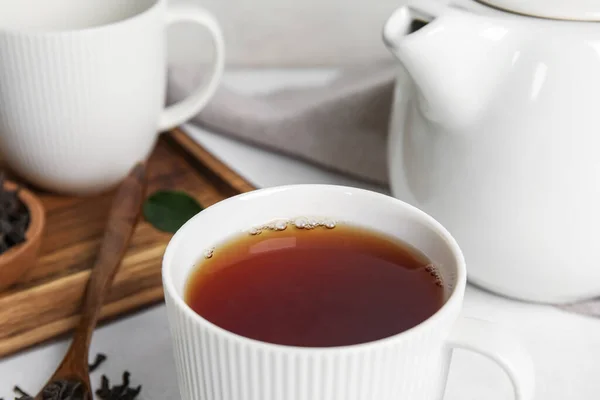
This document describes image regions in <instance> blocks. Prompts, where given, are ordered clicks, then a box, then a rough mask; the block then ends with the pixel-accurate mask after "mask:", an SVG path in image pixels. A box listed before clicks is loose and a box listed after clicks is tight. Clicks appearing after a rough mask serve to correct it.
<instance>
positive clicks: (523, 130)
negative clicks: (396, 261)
mask: <svg viewBox="0 0 600 400" xmlns="http://www.w3.org/2000/svg"><path fill="white" fill-rule="evenodd" d="M419 21H424V22H428V23H427V24H426V25H424V26H422V25H423V24H421V26H422V27H421V28H420V29H417V30H416V31H415V28H416V27H419ZM383 36H384V41H385V43H386V45H387V46H388V47H389V48H390V50H391V51H392V53H393V54H394V55H395V56H396V57H397V58H398V59H399V60H400V62H401V64H402V65H403V67H404V68H403V69H402V70H401V72H402V73H400V74H399V79H401V80H402V79H404V80H405V81H406V82H404V83H399V84H398V85H397V86H398V89H397V90H396V97H395V104H394V109H393V110H394V113H393V118H392V123H391V128H390V129H391V133H390V142H389V163H390V179H391V188H392V192H393V194H394V196H396V197H399V198H401V199H403V200H405V201H407V202H409V203H412V204H413V205H415V206H417V207H419V208H421V209H423V210H424V211H426V212H427V213H429V214H431V215H432V216H433V217H435V218H436V219H438V220H439V221H440V222H441V223H442V224H444V225H445V226H446V227H447V228H448V229H449V230H450V232H451V233H452V234H453V235H454V236H455V238H456V239H457V240H458V242H459V244H460V245H461V247H462V248H463V250H464V253H465V256H466V259H467V263H468V266H469V278H470V281H471V282H473V283H475V284H477V285H480V286H482V287H485V288H487V289H489V290H492V291H494V292H497V293H501V294H504V295H507V296H510V297H515V298H519V299H522V300H527V301H534V302H544V303H569V302H574V301H578V300H583V299H587V298H590V297H594V296H599V295H600V1H597V0H481V2H475V1H469V0H465V1H462V2H460V3H457V2H454V4H446V3H442V2H437V1H433V0H429V1H428V0H421V1H415V2H414V3H412V5H407V6H404V7H401V8H399V9H398V10H396V11H395V12H394V14H393V15H392V16H391V17H390V19H389V20H388V21H387V23H386V25H385V27H384V32H383ZM404 70H405V71H406V72H407V73H408V74H407V75H406V74H404Z"/></svg>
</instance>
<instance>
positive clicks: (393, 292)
mask: <svg viewBox="0 0 600 400" xmlns="http://www.w3.org/2000/svg"><path fill="white" fill-rule="evenodd" d="M299 226H302V225H301V224H300V225H299ZM308 228H311V227H310V226H308ZM185 300H186V302H187V303H188V305H189V306H190V307H191V308H192V309H193V310H194V311H195V312H196V313H198V314H199V315H201V316H202V317H203V318H205V319H206V320H208V321H210V322H212V323H213V324H215V325H217V326H219V327H221V328H223V329H226V330H228V331H230V332H233V333H236V334H238V335H241V336H245V337H247V338H251V339H256V340H260V341H263V342H269V343H275V344H281V345H290V346H303V347H331V346H345V345H353V344H359V343H365V342H370V341H374V340H378V339H382V338H385V337H388V336H391V335H394V334H398V333H401V332H403V331H406V330H407V329H410V328H412V327H414V326H416V325H418V324H419V323H421V322H423V321H424V320H426V319H427V318H429V317H430V316H431V315H433V314H434V313H435V312H436V311H437V310H438V309H439V308H440V307H441V305H442V304H443V301H444V290H443V285H442V282H441V279H440V277H439V276H438V274H437V273H436V269H435V268H434V267H433V265H432V264H431V262H430V260H429V259H428V258H427V257H426V256H425V255H423V254H422V253H421V252H419V251H418V250H416V249H414V248H412V247H411V246H409V245H407V244H406V243H403V242H400V241H398V240H395V239H393V238H391V237H388V236H385V235H383V234H379V233H377V232H375V231H371V230H367V229H363V228H360V227H356V226H351V225H345V224H339V223H338V224H337V225H335V226H334V224H328V223H325V224H322V225H320V226H317V227H312V228H311V229H307V227H306V226H304V227H303V228H298V227H297V226H296V225H294V224H283V225H281V224H280V225H279V226H276V227H275V229H265V230H255V231H253V232H251V233H245V234H242V235H240V236H238V237H232V238H231V239H230V240H229V241H226V242H224V243H222V244H221V245H219V246H217V247H216V248H215V249H214V250H212V251H211V252H210V253H208V254H206V257H205V258H204V259H202V260H201V261H200V263H199V264H198V266H197V268H196V270H195V271H194V272H193V273H192V275H191V277H190V279H189V281H188V283H187V287H186V296H185Z"/></svg>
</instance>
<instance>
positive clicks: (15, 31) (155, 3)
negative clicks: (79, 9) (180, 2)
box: [0, 0, 167, 37]
mask: <svg viewBox="0 0 600 400" xmlns="http://www.w3.org/2000/svg"><path fill="white" fill-rule="evenodd" d="M166 1H167V0H151V1H150V3H149V4H148V6H147V7H145V8H144V9H143V10H142V11H140V12H138V13H137V14H134V15H132V16H130V17H127V18H123V19H119V20H117V21H113V22H109V23H107V24H102V25H97V26H90V27H87V28H78V29H60V30H48V31H45V30H27V29H20V28H7V27H2V26H0V34H2V35H7V34H12V35H20V36H32V37H35V36H38V37H39V36H45V37H46V36H53V37H55V36H65V35H68V36H72V35H78V34H88V33H95V32H99V31H103V30H110V29H115V28H119V27H121V26H123V25H126V24H129V23H133V22H135V21H138V20H140V19H142V18H144V17H145V16H146V15H147V14H150V13H152V12H153V11H154V10H155V9H157V8H158V7H160V6H161V5H162V3H164V2H166Z"/></svg>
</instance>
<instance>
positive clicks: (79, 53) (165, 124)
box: [0, 0, 224, 194]
mask: <svg viewBox="0 0 600 400" xmlns="http://www.w3.org/2000/svg"><path fill="white" fill-rule="evenodd" d="M0 10H1V11H0V151H2V156H3V158H4V159H5V161H6V162H7V163H8V164H9V165H10V167H11V168H12V169H14V170H15V171H16V172H17V173H18V174H20V175H21V176H22V177H24V178H25V179H27V180H29V181H30V182H32V183H34V184H36V185H38V186H40V187H42V188H45V189H50V190H53V191H57V192H65V193H72V194H93V193H97V192H101V191H104V190H107V189H109V188H111V187H113V186H114V185H116V184H117V183H118V182H119V181H120V180H121V179H123V178H124V177H125V176H126V175H127V173H128V171H129V170H130V169H131V168H132V167H133V165H134V164H135V163H136V162H138V161H140V160H143V159H145V158H146V157H147V156H148V155H149V153H150V151H151V150H152V148H153V146H154V144H155V141H156V139H157V136H158V132H160V131H164V130H168V129H170V128H173V127H175V126H177V125H179V124H181V123H182V122H185V121H186V120H188V119H189V118H191V117H192V116H193V115H194V114H196V113H197V112H198V111H200V110H201V109H202V108H203V107H204V106H205V105H206V103H207V102H208V100H209V99H210V98H211V96H212V95H213V94H214V92H215V90H216V88H217V85H218V83H219V80H220V78H221V75H222V71H223V64H224V44H223V35H222V33H221V29H220V27H219V24H218V23H217V21H216V20H215V18H214V17H213V16H211V14H209V13H208V12H207V11H206V10H204V9H202V8H200V7H198V6H194V5H191V4H180V3H178V4H173V5H169V6H168V7H167V0H127V1H124V0H85V1H81V0H45V1H39V0H18V1H14V0H0ZM178 22H191V23H195V24H198V25H201V26H202V27H204V28H205V29H206V30H208V32H209V33H210V35H211V36H212V39H213V44H214V49H215V51H214V64H213V68H212V72H211V73H212V75H211V77H210V79H208V81H209V82H208V84H207V85H206V86H204V87H201V88H198V89H196V90H195V91H194V92H192V93H191V95H190V96H189V97H188V98H186V99H184V100H183V101H182V102H180V103H178V104H174V105H172V106H170V107H168V108H166V109H165V89H166V77H167V57H166V46H165V45H166V30H167V27H168V26H169V25H171V24H173V23H178ZM198 51H207V50H205V49H202V48H199V49H198Z"/></svg>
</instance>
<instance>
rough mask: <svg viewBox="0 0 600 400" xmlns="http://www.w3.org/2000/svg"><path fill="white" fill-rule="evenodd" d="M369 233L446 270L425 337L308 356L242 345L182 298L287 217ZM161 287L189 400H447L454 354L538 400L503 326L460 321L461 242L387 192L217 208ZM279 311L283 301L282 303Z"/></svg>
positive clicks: (255, 200)
mask: <svg viewBox="0 0 600 400" xmlns="http://www.w3.org/2000/svg"><path fill="white" fill-rule="evenodd" d="M297 217H307V218H315V219H321V218H326V219H328V220H331V219H333V220H335V221H337V222H340V223H349V224H353V225H357V226H362V227H367V228H370V229H373V230H376V231H379V232H382V233H385V234H388V235H391V236H393V237H396V238H399V239H401V240H402V241H404V242H406V243H408V244H410V245H412V246H414V247H415V248H417V249H419V250H421V251H422V252H423V253H424V254H425V255H427V256H428V257H429V258H430V259H431V260H432V262H433V263H434V264H436V265H437V266H438V268H439V272H440V273H441V275H442V278H443V281H444V284H445V303H444V305H443V306H442V307H441V308H440V310H439V311H437V312H436V313H435V314H434V315H432V316H431V317H429V318H428V319H427V320H426V321H424V322H422V323H421V324H419V325H417V326H416V327H414V328H412V329H410V330H407V331H405V332H402V333H399V334H396V335H394V336H391V337H388V338H385V339H382V340H377V341H374V342H370V343H365V344H357V345H352V346H342V347H332V348H302V347H292V346H282V345H275V344H270V343H264V342H260V341H256V340H253V339H249V338H245V337H242V336H239V335H236V334H234V333H231V332H229V331H226V330H224V329H221V328H219V327H218V326H215V325H214V324H212V323H210V322H208V321H207V320H205V319H204V318H202V317H201V316H200V315H198V314H196V313H195V312H194V311H193V310H192V309H191V308H190V307H189V306H188V305H187V304H186V303H185V301H184V297H183V296H184V287H185V285H186V281H187V280H188V278H189V276H190V273H191V272H192V271H193V270H194V268H195V265H196V263H197V262H198V261H199V260H200V259H201V258H202V257H203V254H204V252H205V251H207V250H208V249H212V248H216V250H215V256H216V255H218V245H219V244H220V243H222V242H223V241H225V240H227V239H228V238H230V237H231V236H233V235H236V234H238V233H240V232H244V231H250V230H251V229H252V228H254V227H256V226H262V225H264V224H265V223H268V222H271V221H273V220H278V219H281V218H285V219H288V218H289V219H294V218H297ZM162 268H163V270H162V273H163V284H164V289H165V299H166V304H167V314H168V319H169V325H170V328H171V334H172V338H173V345H174V352H175V363H176V368H177V376H178V380H179V387H180V390H181V396H182V399H184V400H400V399H409V400H439V399H442V397H443V393H444V388H445V384H446V379H447V375H448V368H449V365H450V359H451V355H452V350H453V349H456V348H462V349H467V350H470V351H474V352H477V353H480V354H482V355H484V356H486V357H489V358H491V359H492V360H493V361H495V362H496V363H497V364H498V365H499V366H500V367H501V368H503V369H504V370H505V371H506V372H507V374H508V376H509V377H510V379H511V381H512V384H513V386H514V391H515V399H516V400H531V399H532V398H533V392H534V371H533V364H532V361H531V359H530V358H529V356H528V354H527V352H526V351H525V350H524V348H523V346H522V344H521V343H520V342H519V340H518V339H516V338H515V337H514V336H513V335H512V334H511V333H510V332H507V331H504V330H502V329H501V328H500V327H498V326H495V325H494V324H491V323H488V322H484V321H480V320H475V319H464V318H461V317H459V313H460V310H461V306H462V302H463V294H464V290H465V284H466V269H465V261H464V259H463V255H462V253H461V250H460V249H459V247H458V245H457V243H456V241H455V240H454V239H453V238H452V236H451V235H450V234H449V233H448V232H447V231H446V229H444V227H442V226H441V225H440V224H439V223H438V222H437V221H435V220H434V219H433V218H432V217H430V216H428V215H427V214H425V213H423V212H422V211H420V210H418V209H416V208H414V207H412V206H410V205H408V204H406V203H403V202H401V201H400V200H397V199H394V198H392V197H389V196H385V195H382V194H378V193H373V192H369V191H366V190H362V189H355V188H349V187H340V186H329V185H292V186H284V187H274V188H269V189H261V190H256V191H253V192H250V193H246V194H242V195H238V196H235V197H232V198H229V199H227V200H224V201H222V202H220V203H217V204H216V205H214V206H211V207H209V208H207V209H205V210H204V211H202V212H200V213H199V214H198V215H196V216H195V217H193V218H192V219H191V220H189V221H188V222H187V223H186V224H185V225H184V226H183V227H182V228H181V229H180V230H179V231H178V232H177V233H176V234H175V235H174V236H173V238H172V239H171V241H170V243H169V245H168V247H167V249H166V252H165V255H164V258H163V267H162ZM273 301H277V299H273Z"/></svg>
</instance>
